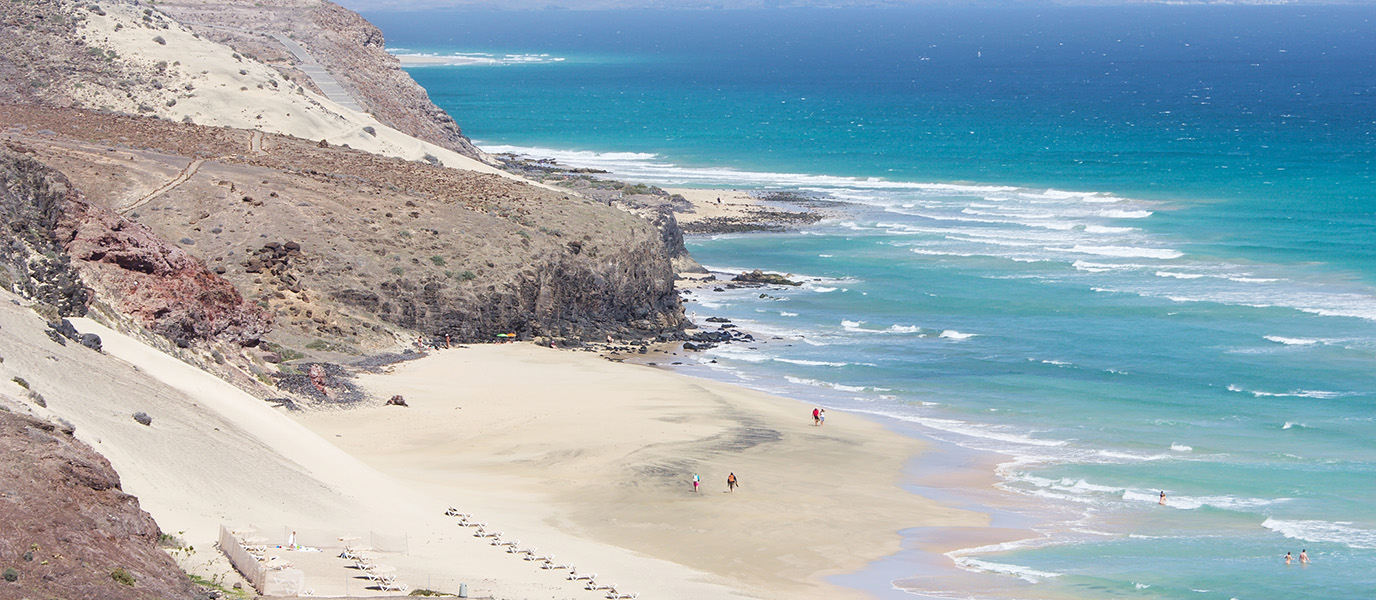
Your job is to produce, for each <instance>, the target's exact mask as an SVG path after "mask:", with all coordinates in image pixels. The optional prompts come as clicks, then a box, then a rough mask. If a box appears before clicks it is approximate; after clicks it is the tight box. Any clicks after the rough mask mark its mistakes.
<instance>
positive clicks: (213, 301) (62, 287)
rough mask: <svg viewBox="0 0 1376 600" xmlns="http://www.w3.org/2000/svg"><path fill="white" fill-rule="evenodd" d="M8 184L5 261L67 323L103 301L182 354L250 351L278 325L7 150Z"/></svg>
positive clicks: (17, 281) (16, 280)
mask: <svg viewBox="0 0 1376 600" xmlns="http://www.w3.org/2000/svg"><path fill="white" fill-rule="evenodd" d="M10 146H11V148H17V149H20V150H24V151H27V152H33V150H32V149H31V148H29V147H26V146H23V145H20V144H14V143H11V144H10ZM0 180H3V181H4V183H5V185H4V188H3V190H0V219H2V220H3V222H4V224H5V225H6V227H5V231H4V232H3V233H0V258H3V261H4V265H3V266H4V268H5V270H6V271H7V273H6V274H5V275H6V279H8V281H9V283H10V286H11V288H12V289H14V290H15V291H17V292H20V293H21V294H22V295H24V296H27V297H30V298H33V299H36V300H40V301H43V302H45V303H47V304H49V305H52V306H54V307H56V308H57V311H58V314H60V315H62V316H71V315H83V314H85V312H86V308H87V306H88V305H89V304H90V302H91V301H92V300H94V299H95V298H96V297H100V298H102V299H104V300H105V301H106V303H107V304H109V305H110V306H111V307H113V308H115V309H116V310H118V311H119V312H120V313H122V314H125V315H128V316H131V317H134V318H135V319H136V320H138V321H139V322H140V323H141V324H142V325H144V326H145V327H147V328H148V329H149V330H151V331H153V332H154V333H157V334H160V335H163V336H165V337H167V338H168V339H170V340H173V341H175V342H177V343H179V344H180V345H188V344H189V343H190V342H191V341H195V340H202V341H204V340H214V339H221V340H226V341H232V342H238V343H241V344H248V345H252V344H256V343H257V341H258V339H259V337H261V335H262V334H263V333H265V332H266V331H267V329H268V326H269V324H270V322H271V319H270V318H269V317H268V316H267V315H266V314H265V313H264V312H263V311H262V310H261V309H260V308H259V307H257V306H255V305H252V304H249V303H246V302H244V300H243V298H242V296H240V295H239V293H238V291H236V290H235V289H234V286H233V285H232V284H230V283H229V282H228V281H225V280H224V279H222V278H220V277H218V276H217V275H215V274H214V273H213V272H212V271H210V269H209V268H208V267H206V266H205V264H204V263H203V262H201V261H199V260H197V259H196V258H194V257H192V256H191V255H189V254H187V253H186V252H185V251H183V250H182V249H180V248H178V247H176V246H174V245H172V244H169V243H167V242H166V241H164V240H162V239H161V238H159V237H158V236H157V235H155V234H153V233H152V232H151V231H150V230H148V229H147V228H146V227H143V226H140V225H138V224H135V223H133V222H130V221H129V220H127V219H125V218H123V217H121V216H119V215H117V214H115V213H113V212H112V211H110V210H109V209H107V208H104V207H102V206H95V205H91V204H89V203H87V202H85V201H84V199H83V198H82V196H81V194H80V192H79V191H77V190H76V189H75V188H74V187H73V186H72V185H71V183H70V181H69V180H68V179H67V178H66V176H64V175H63V174H61V173H59V172H56V171H54V170H52V169H50V168H47V167H45V166H44V165H42V164H41V163H39V162H38V161H37V160H34V159H33V158H31V157H29V156H25V155H21V154H16V153H14V152H12V151H11V149H3V150H0Z"/></svg>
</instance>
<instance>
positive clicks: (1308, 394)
mask: <svg viewBox="0 0 1376 600" xmlns="http://www.w3.org/2000/svg"><path fill="white" fill-rule="evenodd" d="M1228 391H1230V392H1238V393H1243V394H1251V395H1252V396H1253V397H1256V398H1314V399H1318V400H1329V399H1332V398H1341V397H1343V396H1346V395H1348V393H1347V392H1331V391H1325V390H1290V391H1288V392H1263V391H1260V390H1249V389H1246V388H1243V387H1241V386H1238V385H1235V384H1228Z"/></svg>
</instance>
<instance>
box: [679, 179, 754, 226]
mask: <svg viewBox="0 0 1376 600" xmlns="http://www.w3.org/2000/svg"><path fill="white" fill-rule="evenodd" d="M664 191H666V192H669V193H670V194H678V195H680V196H683V198H684V199H685V200H687V201H688V202H690V203H692V205H693V211H692V212H679V213H676V214H675V216H676V217H677V218H678V221H679V223H685V224H686V223H695V222H698V221H703V220H706V219H714V218H719V217H729V218H745V217H749V216H751V215H753V214H755V210H757V209H759V208H760V201H759V200H758V199H756V198H755V197H754V196H751V195H750V193H749V192H744V191H740V190H713V189H698V188H664Z"/></svg>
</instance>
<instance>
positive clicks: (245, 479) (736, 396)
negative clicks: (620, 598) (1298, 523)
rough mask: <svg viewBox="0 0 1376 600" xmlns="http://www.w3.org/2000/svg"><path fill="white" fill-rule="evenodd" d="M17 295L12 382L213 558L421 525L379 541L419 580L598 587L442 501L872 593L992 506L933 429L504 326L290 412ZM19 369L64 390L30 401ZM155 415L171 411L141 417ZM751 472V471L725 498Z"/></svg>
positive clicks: (631, 582) (700, 569)
mask: <svg viewBox="0 0 1376 600" xmlns="http://www.w3.org/2000/svg"><path fill="white" fill-rule="evenodd" d="M0 296H3V297H0V330H3V331H4V332H5V335H4V336H0V356H4V357H5V361H4V362H3V363H0V378H3V381H2V382H0V395H4V396H6V398H5V400H8V401H9V402H10V403H11V404H20V405H25V406H27V407H28V409H29V410H30V411H32V412H34V413H35V414H38V415H39V416H60V417H62V418H65V419H67V420H69V421H71V422H72V423H74V424H75V425H76V428H77V436H78V437H79V438H81V439H82V440H84V441H87V442H88V443H90V444H91V445H93V446H94V447H95V448H96V449H97V450H98V451H100V452H101V453H102V454H104V455H105V456H106V457H107V458H108V459H109V460H110V461H111V463H112V464H113V465H114V466H115V468H116V469H117V470H118V471H119V473H120V476H121V478H122V480H123V486H124V489H125V491H127V492H129V493H131V494H134V495H136V496H138V497H139V499H140V502H141V504H142V506H143V508H144V509H145V510H147V511H149V512H150V513H151V514H152V515H153V516H154V518H155V519H157V521H158V524H159V526H160V527H162V528H163V529H164V530H165V531H167V532H171V533H177V534H179V535H180V536H181V537H183V538H184V539H185V540H186V541H187V542H188V543H190V544H192V545H193V546H196V547H198V548H201V549H202V550H203V553H202V558H204V557H206V556H214V555H215V554H216V553H215V552H214V551H212V550H210V548H211V547H212V542H213V540H214V539H215V537H216V534H217V531H218V527H219V525H220V524H221V523H226V524H230V525H245V524H253V525H257V526H258V527H259V528H260V531H261V532H263V533H264V534H265V535H266V536H267V537H268V538H269V543H283V542H284V541H285V539H284V538H285V535H286V534H285V532H287V531H291V530H295V531H299V532H301V535H300V539H301V540H302V542H303V543H305V544H308V545H315V546H324V547H327V550H331V549H330V548H328V547H329V546H338V543H337V542H335V538H337V537H338V536H341V535H346V534H355V535H361V536H362V537H364V538H365V540H366V538H367V536H368V535H369V534H370V532H379V533H383V534H391V535H401V534H405V536H406V539H407V542H408V552H406V553H404V554H402V553H391V554H384V555H383V556H382V557H381V560H382V561H383V562H385V563H387V564H390V565H393V566H395V567H396V568H397V574H398V576H399V579H400V580H401V581H404V582H407V583H408V584H410V585H411V586H412V587H413V588H415V587H429V588H431V589H437V590H441V591H449V592H453V591H457V588H458V585H459V584H460V583H466V584H468V585H469V589H470V594H472V595H474V596H485V595H490V596H493V597H496V598H535V597H541V598H544V597H551V598H554V597H557V598H563V597H578V598H582V597H589V596H588V595H589V594H591V593H592V592H588V591H585V590H584V589H583V588H582V587H581V584H582V582H571V581H568V580H567V579H565V572H564V571H553V570H542V569H539V568H537V563H534V562H528V561H524V560H520V559H519V558H518V557H517V556H515V555H512V554H508V553H505V552H502V551H501V549H499V548H496V547H493V546H490V545H489V544H488V543H487V540H485V539H478V538H475V537H473V536H472V530H471V529H468V528H463V527H459V526H458V525H457V524H456V523H455V520H454V519H452V518H450V517H445V516H443V515H442V513H443V511H444V508H445V507H446V506H449V505H454V506H457V507H458V508H460V509H461V510H463V511H465V512H471V513H473V514H474V517H475V519H477V520H482V521H486V522H487V523H489V528H490V529H496V530H501V531H503V532H505V534H506V536H505V537H506V539H519V540H521V545H522V546H523V547H536V548H538V549H539V552H540V553H541V554H554V555H555V557H556V559H557V561H558V562H571V563H573V564H575V565H576V566H577V567H578V569H579V571H581V572H596V573H598V574H599V577H598V581H599V582H601V583H617V584H619V589H620V590H622V591H623V592H639V593H643V594H644V597H646V598H682V599H689V598H730V597H747V596H748V597H762V598H851V597H856V598H859V597H864V596H865V595H864V594H863V593H861V592H858V591H854V590H847V589H841V588H836V587H834V586H831V585H829V584H827V583H825V582H824V581H823V580H822V577H823V576H825V575H828V574H833V573H841V572H848V571H853V570H855V569H858V568H861V567H863V566H864V565H865V564H867V563H868V562H869V561H871V560H874V559H877V558H879V557H881V556H884V555H886V554H889V553H892V552H895V551H897V550H898V535H897V533H896V531H897V530H899V529H901V528H905V527H913V526H921V525H951V526H974V527H979V526H983V525H984V524H985V518H984V517H983V516H982V515H976V514H971V513H966V512H964V511H958V510H951V509H947V508H943V507H940V506H938V505H936V504H934V503H932V502H929V501H926V500H923V499H921V498H919V497H917V496H913V495H911V494H908V493H907V492H904V491H902V490H901V489H900V488H899V484H900V483H901V476H900V475H899V474H900V473H901V472H902V466H903V464H904V463H905V462H906V461H907V460H909V458H910V457H911V456H912V455H913V454H914V453H915V452H918V451H919V450H920V445H919V444H918V443H917V442H915V441H914V440H911V439H909V438H906V437H904V436H900V435H897V434H894V433H892V432H889V431H887V430H885V429H884V428H883V427H881V426H879V425H877V424H875V423H872V422H870V421H868V420H865V419H859V418H856V417H853V416H851V415H846V414H840V413H834V414H832V415H830V418H829V419H828V422H827V425H826V426H825V427H821V428H817V427H813V426H811V424H810V423H811V418H810V415H809V414H808V412H809V408H808V407H806V406H803V405H801V404H798V403H796V402H792V401H788V400H783V399H778V398H772V397H769V396H766V395H763V394H759V393H755V392H751V391H747V390H743V389H740V388H736V387H733V386H729V385H725V384H720V383H715V382H711V381H702V380H696V379H692V378H687V377H683V376H680V375H676V374H673V373H668V372H665V371H660V370H657V369H654V368H649V367H640V366H633V365H625V364H616V363H610V362H606V361H603V360H601V359H599V358H597V357H596V356H594V355H591V354H585V353H574V352H561V351H554V350H549V349H542V348H537V347H534V346H531V345H527V344H513V345H504V346H484V347H475V348H471V349H455V350H449V351H444V352H441V353H438V354H435V355H432V356H430V357H427V358H425V359H422V360H418V361H413V362H410V363H405V364H401V365H398V366H396V367H395V370H394V372H393V373H391V374H387V375H368V376H364V377H362V378H361V381H362V383H363V385H365V386H366V387H367V388H368V389H370V390H372V391H373V393H374V394H375V395H376V396H378V397H388V396H390V395H392V394H395V393H401V394H404V395H405V397H406V399H407V401H408V403H409V404H410V406H409V407H393V406H381V405H380V403H378V402H374V403H373V405H372V406H371V407H365V408H362V409H358V410H350V411H339V412H323V413H319V412H316V413H294V414H293V415H292V416H288V415H287V414H284V413H283V412H281V411H279V410H278V409H273V408H270V407H269V406H268V405H267V404H266V403H264V402H262V401H260V400H257V399H255V398H253V397H251V396H248V395H247V394H244V393H242V392H240V391H239V390H237V389H235V388H233V387H231V386H229V385H227V384H225V383H223V382H221V381H219V380H217V379H215V378H214V377H211V376H209V375H207V374H205V373H203V372H201V371H199V370H197V369H195V368H193V367H190V366H188V365H186V364H183V363H181V362H179V361H177V360H175V359H173V358H171V357H169V356H166V355H163V354H160V353H159V352H157V351H156V350H153V349H151V348H149V347H147V346H144V345H142V344H140V343H138V342H137V341H134V340H132V339H130V338H127V337H125V336H122V335H120V334H118V333H115V332H113V331H110V330H108V329H106V328H103V327H101V326H99V325H98V324H96V323H94V322H91V321H87V320H83V319H76V320H74V322H75V323H76V325H77V327H78V329H79V330H81V331H83V332H94V333H97V334H99V335H100V336H101V337H102V339H103V340H104V342H105V350H106V353H105V354H103V355H102V354H96V353H94V352H91V351H90V350H87V349H85V348H82V347H80V346H77V345H76V344H73V343H69V344H68V345H67V346H65V347H64V346H58V345H57V344H55V343H53V342H52V341H50V340H49V339H48V338H47V337H46V336H45V335H43V328H44V326H43V323H42V320H41V319H39V318H38V317H37V316H35V315H34V314H32V313H31V312H30V311H28V310H27V309H25V308H22V307H20V306H16V305H13V304H11V303H9V302H8V300H9V299H10V298H12V296H10V295H9V294H0ZM74 373H75V374H74ZM15 376H20V377H23V378H25V379H26V380H27V381H29V382H30V385H31V387H32V389H33V390H35V391H36V392H39V393H41V394H43V396H44V397H45V398H46V400H47V403H48V408H47V409H41V408H38V407H36V406H34V405H33V404H32V403H29V402H26V401H25V400H23V394H24V391H23V390H22V389H20V388H19V386H17V385H15V384H14V383H11V382H10V381H11V379H12V378H13V377H15ZM136 411H144V412H147V413H148V414H149V415H150V416H152V417H153V423H152V425H151V426H147V427H146V426H143V425H140V424H138V423H136V422H134V420H133V419H132V416H131V415H132V414H133V413H134V412H136ZM293 417H295V420H293ZM303 425H304V427H303ZM752 444H754V445H752ZM732 471H734V472H735V473H736V474H737V476H738V477H739V478H740V481H741V488H740V489H738V490H737V491H736V492H734V493H730V494H728V493H725V482H724V478H725V475H726V473H728V472H732ZM693 472H697V473H699V474H700V475H701V476H702V480H703V488H702V492H701V493H700V494H697V495H695V494H693V492H692V491H691V489H692V488H691V485H690V483H689V477H690V476H691V474H692V473H693ZM365 543H366V542H365ZM334 552H337V549H332V550H331V551H328V552H323V553H316V554H307V553H291V552H287V553H280V552H279V554H283V556H284V558H286V559H287V560H289V561H293V562H295V563H297V564H298V566H301V567H303V568H304V569H305V570H306V571H307V586H308V587H311V588H314V589H315V590H316V592H317V593H320V594H327V593H336V594H343V593H344V592H345V590H346V589H347V590H348V591H349V592H351V593H355V594H357V593H359V592H361V591H362V590H361V589H360V588H361V587H362V586H363V583H364V582H363V581H362V580H359V579H356V573H357V572H356V571H353V570H351V569H346V568H345V564H346V563H345V561H343V560H342V559H338V558H335V557H334V556H333V554H334ZM191 566H195V565H191ZM202 574H203V575H204V574H210V575H213V574H214V573H205V572H202ZM368 593H372V592H368Z"/></svg>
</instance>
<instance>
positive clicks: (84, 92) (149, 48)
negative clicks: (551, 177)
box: [70, 2, 548, 187]
mask: <svg viewBox="0 0 1376 600" xmlns="http://www.w3.org/2000/svg"><path fill="white" fill-rule="evenodd" d="M98 4H100V6H101V7H102V10H104V11H105V13H106V14H105V15H104V16H101V15H97V14H95V13H90V12H88V11H86V10H85V9H84V8H78V9H77V10H79V11H81V12H82V13H84V14H85V15H86V19H85V20H84V21H81V23H80V25H79V27H80V29H81V33H82V34H84V35H85V37H86V40H87V45H88V46H89V47H91V48H95V49H101V50H113V51H115V52H116V53H117V54H118V55H119V57H120V59H121V60H124V61H128V62H130V63H133V64H137V65H142V66H143V67H144V68H146V69H147V71H148V72H149V73H151V74H152V75H151V78H152V79H157V80H158V81H159V82H160V83H161V84H162V85H163V88H162V89H161V90H159V91H158V92H157V93H156V94H154V95H151V96H146V95H145V94H143V93H136V94H134V97H133V98H130V97H128V95H127V94H126V93H125V92H124V91H123V90H121V89H120V88H118V87H116V86H114V85H111V86H107V87H101V86H94V85H87V86H86V87H83V88H80V89H72V90H70V92H71V93H72V94H73V95H74V96H76V97H77V98H79V99H80V101H81V103H82V106H84V107H85V108H93V109H99V108H108V109H112V110H120V111H125V112H130V113H137V112H142V113H143V114H153V115H157V116H159V117H162V118H165V119H169V120H174V121H180V120H183V119H190V120H191V121H192V122H195V123H198V124H201V125H216V126H225V127H234V128H239V129H258V130H262V131H266V132H270V133H280V134H286V135H292V136H296V137H299V138H303V139H308V140H326V141H328V142H329V143H331V144H334V145H343V144H347V145H348V146H349V147H351V148H357V149H359V150H363V151H366V152H372V153H375V154H382V155H384V156H393V157H398V158H404V159H407V160H422V159H423V158H424V157H425V156H426V155H427V154H428V155H431V156H434V157H436V158H437V159H438V160H439V161H440V162H441V163H442V164H444V165H445V166H448V167H453V168H458V169H464V170H469V171H478V172H482V173H491V174H496V175H501V176H503V177H507V178H510V179H514V180H517V181H523V182H526V183H531V184H532V185H540V184H536V183H533V182H530V181H528V180H525V179H522V178H520V177H517V176H515V175H512V174H510V173H506V172H505V171H501V170H499V169H497V168H495V167H492V166H491V165H488V164H485V163H482V162H480V161H477V160H474V159H472V158H469V157H467V156H463V155H461V154H458V153H457V152H454V151H451V150H448V149H445V148H442V147H440V146H437V145H435V144H431V143H429V142H424V141H421V140H418V139H416V138H413V137H411V136H408V135H406V134H404V133H402V132H400V131H397V130H395V129H392V128H390V127H387V126H386V125H383V124H382V123H379V122H378V121H377V120H376V119H374V118H373V117H372V116H371V115H368V114H364V113H360V112H356V111H352V110H349V109H347V108H344V107H343V106H340V105H338V104H336V103H334V102H331V101H330V100H329V99H327V98H325V97H323V96H320V95H318V94H315V93H312V92H310V91H308V90H306V89H305V88H302V87H301V86H299V85H297V84H296V83H294V82H290V81H286V80H284V79H283V78H282V76H281V74H280V73H278V72H277V71H276V70H274V69H272V68H271V67H269V66H267V65H265V64H262V63H260V62H257V61H255V60H253V59H250V58H245V57H240V58H238V59H236V58H234V54H235V53H234V50H233V49H231V48H230V47H228V46H225V45H223V44H218V43H215V42H212V41H210V40H208V39H204V38H200V37H197V36H195V35H194V34H193V33H192V31H191V30H190V29H189V28H186V27H184V26H181V25H180V24H177V23H176V22H175V21H172V20H171V19H170V18H169V17H166V16H163V19H166V20H167V21H169V22H171V23H172V25H171V26H170V27H169V28H167V29H162V28H160V27H148V26H145V25H144V21H143V20H142V19H143V16H144V15H143V12H142V11H143V10H145V9H146V8H147V7H140V6H133V5H130V4H123V3H114V2H100V3H98ZM81 6H84V5H81ZM151 10H153V11H154V12H156V8H152V9H151ZM159 14H160V13H159ZM117 26H119V27H118V29H117ZM159 37H160V38H162V40H163V41H164V42H166V43H165V44H159V43H158V42H157V41H156V40H155V38H159ZM160 62H162V63H166V66H165V67H164V68H163V69H162V70H161V73H159V72H158V69H157V68H156V67H157V65H158V64H159V63H160ZM111 83H112V84H113V82H111ZM187 86H190V89H188V87H187ZM169 101H175V103H174V104H173V105H172V106H168V102H169ZM140 104H142V105H143V107H144V108H147V109H151V112H150V111H140V109H139V105H140ZM364 127H371V128H372V129H373V131H374V134H370V133H368V132H366V131H365V130H364V129H363V128H364ZM541 187H548V186H543V185H541Z"/></svg>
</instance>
